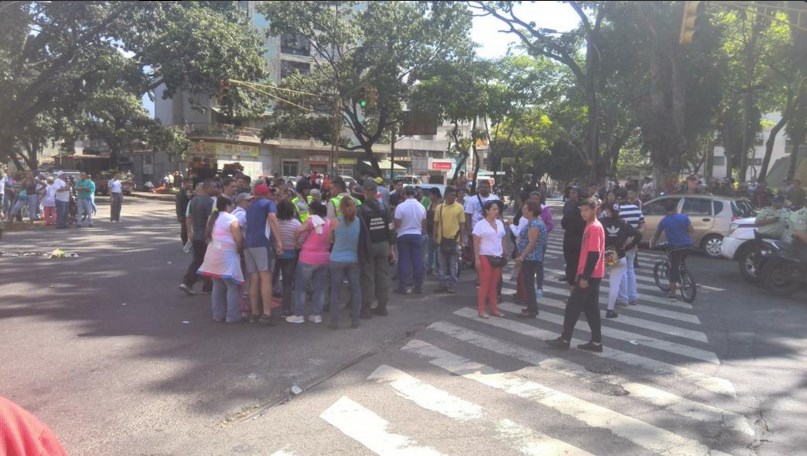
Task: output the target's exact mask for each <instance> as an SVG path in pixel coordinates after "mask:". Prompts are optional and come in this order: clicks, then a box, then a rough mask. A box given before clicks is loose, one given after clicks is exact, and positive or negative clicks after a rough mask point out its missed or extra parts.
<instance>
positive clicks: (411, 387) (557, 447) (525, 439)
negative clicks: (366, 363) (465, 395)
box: [367, 364, 591, 456]
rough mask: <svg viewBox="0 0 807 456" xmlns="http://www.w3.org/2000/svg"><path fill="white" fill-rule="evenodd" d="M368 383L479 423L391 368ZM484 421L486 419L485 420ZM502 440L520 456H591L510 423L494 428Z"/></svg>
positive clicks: (460, 406)
mask: <svg viewBox="0 0 807 456" xmlns="http://www.w3.org/2000/svg"><path fill="white" fill-rule="evenodd" d="M367 378H368V380H378V381H383V382H388V383H389V384H390V386H392V388H394V389H395V390H396V391H397V392H398V393H400V394H401V395H402V396H403V397H404V398H405V399H408V400H410V401H412V402H414V403H415V404H417V405H418V406H420V407H422V408H424V409H427V410H431V411H433V412H437V413H439V414H441V415H444V416H447V417H449V418H453V419H456V420H460V421H470V420H482V419H485V418H484V417H483V410H482V407H480V406H479V405H477V404H474V403H472V402H468V401H466V400H464V399H460V398H458V397H456V396H453V395H451V394H449V393H447V392H446V391H443V390H440V389H438V388H435V387H434V386H431V385H429V384H426V383H423V382H421V381H420V380H418V379H416V378H414V377H412V376H410V375H409V374H407V373H405V372H402V371H400V370H398V369H395V368H394V367H390V366H387V365H383V364H382V365H381V366H379V367H378V369H376V370H375V371H373V373H372V374H370V376H369V377H367ZM486 420H487V419H486ZM495 426H496V429H497V430H498V433H499V436H500V439H501V440H504V441H505V442H507V443H508V444H510V445H511V446H514V447H516V448H518V449H519V450H520V452H521V453H522V454H528V455H531V454H534V455H542V454H563V455H570V456H571V455H579V456H588V455H591V453H589V452H587V451H585V450H581V449H580V448H577V447H574V446H572V445H569V444H567V443H565V442H562V441H560V440H557V439H553V438H552V437H549V436H547V435H545V434H543V433H540V432H537V431H534V430H532V429H529V428H526V427H524V426H522V425H520V424H518V423H515V422H513V421H511V420H507V419H503V420H499V421H498V422H496V424H495Z"/></svg>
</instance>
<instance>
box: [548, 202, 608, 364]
mask: <svg viewBox="0 0 807 456" xmlns="http://www.w3.org/2000/svg"><path fill="white" fill-rule="evenodd" d="M580 216H581V217H583V220H585V222H586V229H585V231H584V232H583V248H582V249H581V250H580V261H579V263H578V266H577V277H576V279H575V284H574V286H573V287H572V295H571V296H570V297H569V301H568V303H567V304H566V312H565V315H564V317H563V334H561V336H560V337H558V338H557V339H552V340H547V341H546V343H547V344H548V345H549V346H550V347H552V348H557V349H561V350H568V349H569V344H570V342H571V340H572V332H573V331H574V326H575V325H576V324H577V320H578V319H579V318H580V312H585V313H586V320H588V325H589V327H590V328H591V340H590V341H589V342H588V343H585V344H580V345H578V346H577V348H579V349H580V350H588V351H593V352H598V353H599V352H602V331H601V324H600V309H599V301H600V282H601V281H602V278H603V276H604V275H605V263H604V261H603V254H604V251H605V231H604V230H603V228H602V225H601V224H600V222H599V221H598V220H597V199H596V198H588V199H586V200H583V201H581V202H580Z"/></svg>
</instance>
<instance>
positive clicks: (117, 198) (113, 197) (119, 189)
mask: <svg viewBox="0 0 807 456" xmlns="http://www.w3.org/2000/svg"><path fill="white" fill-rule="evenodd" d="M107 186H108V187H109V194H110V200H109V205H110V208H109V210H110V213H109V214H110V215H109V221H110V222H120V212H121V208H122V207H123V183H122V182H121V180H120V174H115V175H114V176H112V178H111V179H109V182H108V184H107Z"/></svg>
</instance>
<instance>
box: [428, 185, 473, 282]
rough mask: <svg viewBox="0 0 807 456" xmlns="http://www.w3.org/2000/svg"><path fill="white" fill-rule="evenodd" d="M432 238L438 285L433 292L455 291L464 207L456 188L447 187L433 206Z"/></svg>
mask: <svg viewBox="0 0 807 456" xmlns="http://www.w3.org/2000/svg"><path fill="white" fill-rule="evenodd" d="M434 214H435V216H434V232H433V233H432V239H434V245H435V247H436V248H437V252H438V255H439V259H438V260H437V273H438V275H439V276H440V286H439V287H437V289H435V290H434V292H435V293H443V292H448V293H456V292H457V279H458V275H459V249H461V248H462V228H463V227H464V226H465V209H464V208H463V207H462V205H461V204H460V203H459V202H457V190H455V189H454V188H453V187H447V188H446V192H445V199H444V201H443V202H442V203H440V204H439V205H437V207H435V208H434Z"/></svg>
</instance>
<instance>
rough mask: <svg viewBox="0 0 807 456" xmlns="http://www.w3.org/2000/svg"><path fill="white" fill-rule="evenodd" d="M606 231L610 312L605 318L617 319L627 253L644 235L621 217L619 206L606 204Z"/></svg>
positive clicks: (601, 219)
mask: <svg viewBox="0 0 807 456" xmlns="http://www.w3.org/2000/svg"><path fill="white" fill-rule="evenodd" d="M600 223H601V224H602V226H603V229H604V230H605V249H606V250H605V254H604V255H605V258H604V260H605V261H606V266H608V310H607V312H606V313H605V318H616V317H617V316H618V315H617V313H616V311H615V310H614V306H615V305H616V303H617V298H618V297H619V290H620V287H622V286H623V284H624V283H625V282H626V281H627V271H628V267H629V266H628V259H627V255H626V252H627V251H630V250H633V249H634V248H635V247H636V246H637V245H639V242H640V241H641V240H642V234H641V233H640V232H639V230H637V229H636V228H634V227H633V226H632V225H630V224H629V223H627V222H626V221H625V220H623V219H622V218H620V216H619V204H606V206H605V217H601V218H600Z"/></svg>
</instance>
